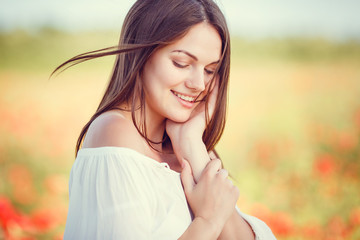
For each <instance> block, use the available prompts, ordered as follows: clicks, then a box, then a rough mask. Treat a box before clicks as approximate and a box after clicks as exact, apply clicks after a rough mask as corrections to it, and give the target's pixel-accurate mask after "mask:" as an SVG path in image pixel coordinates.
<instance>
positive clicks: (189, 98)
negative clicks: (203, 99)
mask: <svg viewBox="0 0 360 240" xmlns="http://www.w3.org/2000/svg"><path fill="white" fill-rule="evenodd" d="M171 92H172V93H173V94H174V95H175V96H177V97H178V98H180V99H181V100H184V101H186V102H190V103H193V102H195V99H196V97H191V96H187V95H183V94H180V93H178V92H175V91H173V90H171Z"/></svg>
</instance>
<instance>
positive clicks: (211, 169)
mask: <svg viewBox="0 0 360 240" xmlns="http://www.w3.org/2000/svg"><path fill="white" fill-rule="evenodd" d="M220 169H221V161H220V159H218V158H215V159H214V160H211V161H210V162H209V163H208V164H207V165H206V167H205V169H204V172H205V173H208V174H211V175H215V174H216V173H217V172H218V171H219V170H220Z"/></svg>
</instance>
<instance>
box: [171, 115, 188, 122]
mask: <svg viewBox="0 0 360 240" xmlns="http://www.w3.org/2000/svg"><path fill="white" fill-rule="evenodd" d="M189 118H190V113H188V114H186V113H184V114H179V113H178V114H174V115H172V116H169V117H168V119H169V120H171V121H173V122H177V123H184V122H186V121H187V120H189Z"/></svg>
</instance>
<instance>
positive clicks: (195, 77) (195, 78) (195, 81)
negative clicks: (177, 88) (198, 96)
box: [185, 70, 205, 92]
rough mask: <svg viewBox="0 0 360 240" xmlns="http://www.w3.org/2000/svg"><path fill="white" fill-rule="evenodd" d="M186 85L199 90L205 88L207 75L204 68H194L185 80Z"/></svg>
mask: <svg viewBox="0 0 360 240" xmlns="http://www.w3.org/2000/svg"><path fill="white" fill-rule="evenodd" d="M185 86H186V87H187V88H190V89H192V90H194V91H197V92H202V91H204V90H205V76H204V71H203V70H196V71H195V70H194V71H193V72H192V74H191V75H190V76H189V77H188V79H187V80H186V81H185Z"/></svg>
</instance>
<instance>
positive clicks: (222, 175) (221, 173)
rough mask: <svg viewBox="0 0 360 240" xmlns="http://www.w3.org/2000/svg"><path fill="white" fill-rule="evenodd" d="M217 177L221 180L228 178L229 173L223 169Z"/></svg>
mask: <svg viewBox="0 0 360 240" xmlns="http://www.w3.org/2000/svg"><path fill="white" fill-rule="evenodd" d="M217 175H218V176H220V177H221V178H227V177H228V176H229V172H228V171H227V170H226V169H223V168H222V169H220V170H219V171H218V172H217Z"/></svg>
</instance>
